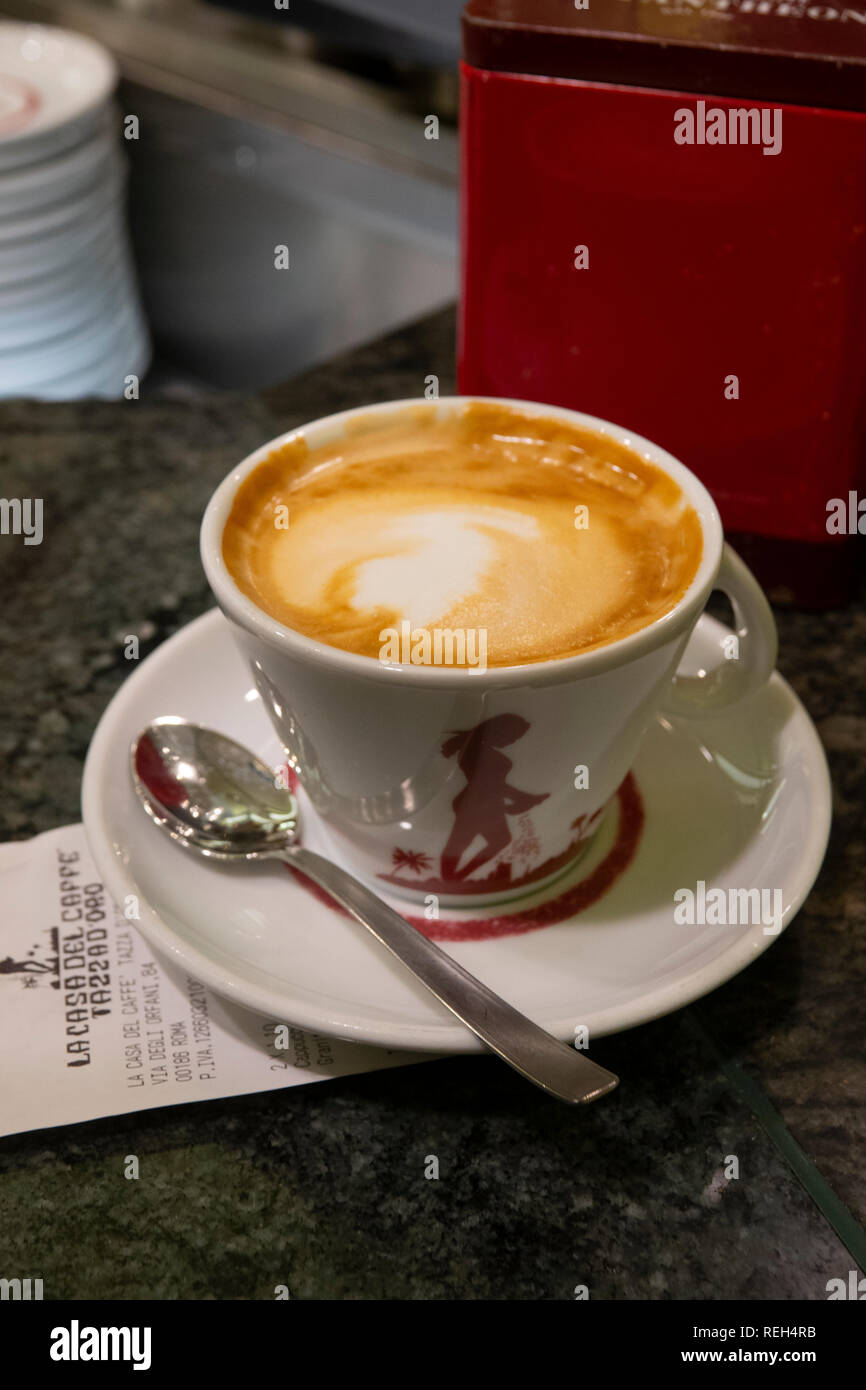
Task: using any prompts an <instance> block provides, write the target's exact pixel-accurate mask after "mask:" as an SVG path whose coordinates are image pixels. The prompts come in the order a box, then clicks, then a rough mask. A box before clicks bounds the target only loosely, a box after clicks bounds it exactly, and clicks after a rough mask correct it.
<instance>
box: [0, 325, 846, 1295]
mask: <svg viewBox="0 0 866 1390" xmlns="http://www.w3.org/2000/svg"><path fill="white" fill-rule="evenodd" d="M453 336H454V325H453V314H452V313H451V312H450V311H449V312H447V313H442V314H439V315H436V316H435V317H432V318H430V319H427V320H425V321H423V322H422V323H420V324H416V325H412V326H410V327H409V328H406V329H405V330H402V331H400V332H398V333H396V334H393V335H391V336H390V337H389V338H387V339H385V340H383V341H382V342H379V343H376V344H371V345H370V346H368V347H365V348H363V349H361V350H359V351H355V352H353V353H351V354H349V355H347V356H345V357H343V358H341V359H340V360H338V361H336V362H334V363H332V364H330V365H328V366H324V367H320V368H317V369H315V370H313V371H311V372H309V373H307V374H306V375H305V376H303V377H301V378H298V379H297V380H294V381H292V382H290V383H288V384H287V385H286V386H284V387H281V388H279V389H273V390H270V391H266V392H263V393H260V394H259V395H257V396H252V395H239V394H234V393H232V394H223V393H219V394H218V393H210V392H205V391H202V392H193V391H188V390H175V391H172V390H171V389H167V388H165V387H163V388H161V389H149V388H148V386H147V384H145V387H144V389H143V393H142V399H141V400H139V401H136V402H118V403H94V402H83V403H75V404H61V405H45V404H34V403H30V402H6V403H3V404H0V492H2V494H3V495H4V496H7V497H9V496H42V497H44V498H45V507H46V525H47V526H50V527H51V532H50V544H43V545H41V546H38V547H33V548H27V549H24V550H23V551H22V548H21V547H20V546H16V547H15V548H14V551H13V550H12V549H11V548H10V547H2V546H0V580H2V593H3V596H4V602H3V610H2V614H0V647H2V651H3V664H2V674H0V704H2V709H3V715H2V720H0V760H2V773H3V789H4V795H3V798H2V804H0V838H3V839H15V838H25V837H28V836H31V835H34V834H36V833H38V832H39V831H42V830H46V829H49V828H51V827H53V826H56V825H61V824H64V823H68V822H70V821H75V820H78V819H80V809H79V790H80V778H81V769H82V763H83V759H84V755H85V752H86V750H87V745H88V742H89V739H90V737H91V735H92V733H93V730H94V728H95V726H96V723H97V721H98V719H99V717H100V715H101V713H102V711H103V709H104V708H105V705H106V703H107V702H108V700H109V698H110V697H111V695H112V694H113V693H114V691H115V690H116V689H117V688H118V686H119V685H120V684H121V682H122V680H123V679H124V677H125V675H126V674H127V671H128V669H129V668H128V663H127V662H125V661H124V659H123V654H122V648H121V645H120V643H121V641H122V638H123V636H124V635H125V634H129V633H132V632H137V633H138V635H139V637H140V639H141V651H142V654H146V653H147V652H148V651H150V650H152V649H153V648H154V647H155V646H156V645H157V644H158V643H159V642H161V641H162V640H163V639H164V638H165V637H167V636H169V635H170V634H171V633H172V632H174V631H176V630H177V629H178V628H179V627H181V626H182V625H183V624H184V623H186V622H188V621H189V620H190V619H191V618H193V617H195V616H196V615H197V614H198V613H200V612H202V611H204V610H205V609H206V608H208V607H210V606H211V604H212V601H211V598H210V597H209V593H208V590H207V587H206V585H205V581H204V577H203V575H202V572H201V569H200V566H199V560H198V549H197V532H198V526H199V520H200V517H201V513H202V510H203V508H204V505H205V502H206V500H207V498H208V496H209V494H210V492H211V491H212V489H213V487H214V485H215V484H216V483H217V482H218V481H219V480H220V479H221V478H222V477H223V476H224V474H225V473H226V472H228V470H229V468H230V467H231V466H232V464H233V463H235V462H236V461H237V460H238V459H239V458H241V457H243V455H244V454H246V453H247V452H248V451H249V450H250V449H251V448H253V447H254V446H256V445H257V444H259V443H261V442H262V441H263V440H265V439H267V438H270V437H271V436H273V435H275V434H277V433H279V432H280V431H282V430H285V429H287V428H290V427H291V426H293V425H296V424H300V423H302V422H303V421H305V420H309V419H311V418H314V417H316V416H318V415H322V414H326V413H328V412H330V411H333V410H338V409H342V408H345V407H348V406H352V405H356V404H363V403H368V402H372V401H377V400H386V399H389V398H394V397H401V396H413V395H421V394H422V393H423V390H424V379H425V377H427V376H428V375H429V374H430V373H435V374H437V375H438V376H439V380H440V390H441V391H442V393H443V394H444V393H445V392H447V391H448V390H449V389H452V387H453V366H452V361H453ZM22 555H23V558H22ZM777 616H778V621H779V628H780V651H781V656H780V662H779V664H780V668H781V670H782V672H783V674H784V675H785V676H787V678H788V680H789V681H790V682H791V684H792V685H793V687H794V689H795V690H796V691H797V693H798V694H799V696H800V697H801V699H802V700H803V702H804V703H805V705H806V707H807V709H808V710H809V712H810V714H811V715H812V717H813V719H814V720H815V722H816V724H817V726H818V729H819V731H820V733H821V736H822V738H823V741H824V744H825V747H826V749H827V753H828V756H829V760H830V765H831V771H832V775H833V780H834V789H835V821H834V828H833V833H832V838H831V843H830V848H829V851H828V855H827V859H826V861H825V864H824V868H823V870H822V873H821V875H820V878H819V880H818V883H817V885H816V887H815V889H814V890H813V892H812V894H811V896H810V897H809V899H808V901H807V903H806V905H805V906H804V908H803V909H802V910H801V911H800V913H799V915H798V917H797V919H796V921H795V923H794V925H793V927H792V928H791V929H790V930H788V931H787V932H785V934H784V935H783V936H782V937H781V939H780V940H779V941H778V942H777V943H775V944H774V945H773V947H772V949H771V950H770V951H769V952H767V954H765V955H763V956H762V957H761V958H760V959H759V960H758V961H757V962H756V963H755V964H754V965H752V966H751V967H750V968H749V969H748V970H747V971H746V972H745V973H744V974H742V975H740V976H738V977H737V978H736V979H734V980H733V981H731V982H730V983H729V984H728V985H726V986H724V987H723V988H721V989H719V990H717V991H716V992H715V993H714V994H712V995H710V996H709V997H708V998H706V999H704V1000H702V1001H700V1002H699V1003H697V1004H695V1005H692V1006H690V1007H689V1008H687V1009H684V1010H682V1011H680V1012H678V1013H676V1014H673V1015H671V1016H670V1017H668V1018H664V1019H661V1020H660V1021H658V1022H655V1023H652V1024H649V1025H646V1026H644V1027H641V1028H638V1029H634V1030H632V1031H630V1032H627V1033H624V1034H622V1035H619V1036H617V1037H611V1038H605V1039H602V1040H600V1041H599V1042H598V1043H597V1045H596V1047H595V1049H594V1053H593V1055H594V1056H595V1058H596V1059H597V1060H598V1061H599V1062H601V1063H602V1064H603V1065H605V1066H608V1067H611V1068H613V1069H614V1070H615V1071H617V1072H619V1073H620V1075H621V1076H623V1077H624V1078H627V1084H625V1085H622V1086H621V1087H620V1088H619V1090H618V1091H617V1092H615V1093H614V1095H612V1096H611V1097H608V1098H607V1099H606V1100H605V1101H604V1102H602V1103H600V1104H597V1105H595V1106H591V1107H589V1108H587V1109H585V1110H584V1109H581V1110H572V1109H570V1108H568V1107H566V1106H563V1105H561V1104H559V1103H557V1102H555V1101H552V1100H549V1099H548V1098H546V1097H545V1096H543V1095H542V1094H541V1093H540V1092H538V1091H536V1090H535V1089H533V1088H532V1087H530V1086H528V1085H526V1083H525V1082H523V1081H521V1080H520V1079H519V1078H518V1077H517V1076H516V1075H514V1074H513V1073H512V1072H510V1071H509V1070H508V1069H507V1068H506V1067H503V1066H502V1065H501V1064H499V1063H497V1062H496V1061H494V1060H493V1059H490V1058H486V1057H467V1058H460V1057H455V1058H450V1059H448V1060H442V1061H431V1062H426V1063H422V1064H420V1065H416V1066H409V1067H404V1068H398V1069H395V1070H390V1071H382V1072H374V1073H368V1074H366V1075H362V1076H356V1077H345V1078H342V1079H338V1080H333V1081H326V1082H323V1083H321V1084H318V1085H313V1086H305V1087H299V1088H296V1089H293V1090H289V1091H284V1092H280V1091H274V1092H270V1093H267V1094H264V1095H253V1096H248V1097H244V1098H241V1099H234V1100H224V1101H209V1102H205V1103H201V1104H198V1105H184V1106H177V1107H171V1108H165V1109H161V1110H153V1111H149V1112H145V1113H142V1114H139V1115H129V1116H124V1117H120V1118H111V1119H106V1120H99V1121H95V1122H92V1123H89V1124H83V1125H74V1126H68V1127H65V1128H61V1129H51V1130H43V1131H41V1132H37V1133H32V1134H25V1135H21V1136H17V1137H13V1138H9V1139H5V1140H2V1141H0V1205H2V1210H3V1221H2V1227H3V1229H2V1236H0V1246H2V1267H3V1268H2V1270H0V1272H8V1271H15V1270H22V1271H29V1270H36V1271H38V1272H39V1273H40V1275H41V1276H42V1278H43V1280H44V1282H45V1287H46V1296H48V1293H49V1291H50V1296H52V1297H57V1298H78V1299H80V1298H98V1299H102V1298H131V1299H134V1298H172V1299H176V1298H196V1299H202V1298H205V1299H225V1298H244V1299H249V1298H272V1297H273V1289H274V1285H275V1284H277V1283H286V1284H288V1286H289V1288H290V1291H291V1295H292V1297H294V1298H307V1299H322V1298H340V1299H369V1298H375V1299H382V1298H385V1299H403V1298H410V1299H441V1298H459V1299H522V1298H527V1299H570V1298H573V1297H574V1289H575V1286H576V1285H578V1284H586V1285H588V1287H589V1290H590V1296H591V1297H592V1298H595V1299H628V1298H646V1299H689V1298H698V1299H732V1298H739V1297H745V1298H752V1299H816V1300H820V1299H825V1298H826V1283H827V1280H828V1279H830V1278H836V1277H843V1278H846V1279H847V1275H848V1271H849V1270H851V1269H855V1268H857V1269H859V1270H860V1272H861V1273H862V1270H863V1268H864V1267H866V1232H864V1227H863V1222H864V1218H866V1175H864V1171H863V1164H862V1161H860V1158H861V1155H862V1152H863V1142H864V1130H866V1062H864V1053H863V1021H862V1020H863V1014H862V1000H863V997H864V988H866V890H864V881H866V876H864V870H866V824H864V815H863V808H864V799H866V713H864V706H863V685H864V677H866V603H864V601H863V599H862V598H861V600H860V601H859V602H858V603H856V604H854V605H852V606H850V607H849V608H847V609H846V610H845V611H842V612H837V613H831V614H818V615H806V614H802V613H794V612H779V613H778V615H777ZM130 1152H134V1153H135V1154H137V1155H138V1157H139V1160H140V1163H141V1165H142V1169H143V1171H145V1172H146V1175H147V1177H146V1181H139V1182H137V1183H134V1184H128V1183H124V1182H123V1181H122V1178H121V1173H122V1165H123V1159H124V1156H125V1155H126V1154H128V1153H130ZM430 1154H435V1155H437V1157H438V1159H439V1165H440V1178H439V1181H438V1182H434V1181H427V1180H425V1178H424V1164H425V1158H426V1156H427V1155H430ZM729 1154H736V1155H737V1156H738V1157H739V1160H740V1174H741V1176H740V1179H739V1180H738V1181H736V1182H729V1183H725V1182H724V1181H722V1180H721V1174H722V1172H723V1169H724V1164H725V1159H726V1156H727V1155H729ZM133 1189H134V1190H133Z"/></svg>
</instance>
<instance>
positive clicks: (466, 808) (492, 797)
mask: <svg viewBox="0 0 866 1390" xmlns="http://www.w3.org/2000/svg"><path fill="white" fill-rule="evenodd" d="M528 730H529V723H528V721H527V720H526V719H524V718H523V717H522V716H521V715H519V714H497V715H494V716H493V718H492V719H485V720H484V722H483V723H481V724H476V726H475V728H474V729H460V730H458V731H457V732H456V733H454V734H452V735H451V736H450V738H448V739H447V740H446V741H445V743H443V744H442V754H443V756H444V757H446V758H453V757H454V756H455V754H456V756H457V765H458V767H459V768H460V771H461V772H462V773H463V775H464V777H465V778H466V786H465V787H464V788H463V790H462V791H461V792H458V794H457V796H455V798H454V800H453V802H452V803H451V804H452V806H453V808H454V826H453V828H452V830H451V834H450V835H449V836H448V843H447V844H446V846H445V848H444V849H443V851H442V858H441V873H442V878H443V880H444V881H445V882H458V881H461V880H463V879H467V878H469V876H470V874H473V873H474V872H475V870H476V869H480V868H481V866H482V864H488V863H489V862H490V860H491V859H495V858H496V856H497V855H498V854H499V853H501V851H502V850H503V849H505V847H506V845H509V844H510V843H511V831H510V829H509V827H508V817H509V816H517V815H521V814H523V813H524V812H525V811H529V810H531V808H532V807H533V806H537V805H538V804H539V802H542V801H546V800H547V797H548V796H549V792H543V793H542V794H541V795H540V796H537V795H534V794H533V793H532V792H523V791H520V790H519V788H517V787H512V786H509V783H508V774H509V772H510V771H511V769H512V767H513V766H514V764H513V763H512V761H511V759H510V758H507V757H506V756H505V754H504V753H500V752H499V749H500V748H503V747H507V746H508V744H510V743H516V742H517V740H518V739H520V738H523V735H524V734H525V733H527V732H528ZM478 837H480V838H481V839H482V840H483V841H484V843H483V845H482V846H481V848H480V849H479V850H478V851H477V853H476V854H474V855H473V856H472V858H471V859H470V860H468V862H467V863H465V864H464V865H463V867H462V868H460V867H459V865H460V860H461V859H462V857H463V855H464V854H465V853H466V851H467V850H468V849H469V848H470V846H471V845H472V842H473V841H474V840H475V839H477V838H478Z"/></svg>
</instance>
